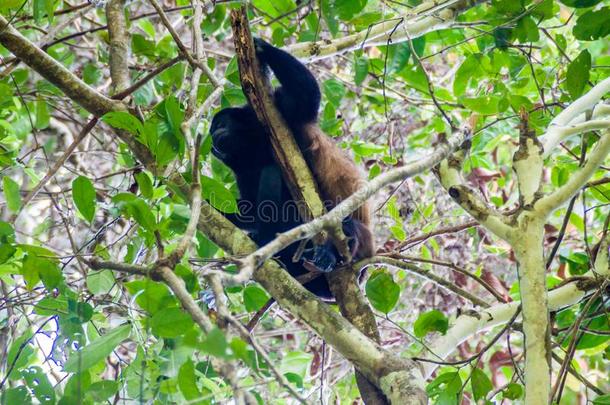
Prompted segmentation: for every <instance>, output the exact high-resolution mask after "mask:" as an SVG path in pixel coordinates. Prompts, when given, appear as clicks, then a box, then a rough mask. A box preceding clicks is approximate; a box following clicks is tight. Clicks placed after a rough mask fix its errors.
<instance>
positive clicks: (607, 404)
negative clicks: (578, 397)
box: [593, 394, 610, 405]
mask: <svg viewBox="0 0 610 405" xmlns="http://www.w3.org/2000/svg"><path fill="white" fill-rule="evenodd" d="M593 405H610V394H606V395H600V396H599V397H597V398H595V399H594V400H593Z"/></svg>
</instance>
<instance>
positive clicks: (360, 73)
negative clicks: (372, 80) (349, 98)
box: [354, 56, 369, 86]
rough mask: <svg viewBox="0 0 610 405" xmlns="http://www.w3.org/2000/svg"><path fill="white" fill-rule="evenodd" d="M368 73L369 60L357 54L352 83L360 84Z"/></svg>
mask: <svg viewBox="0 0 610 405" xmlns="http://www.w3.org/2000/svg"><path fill="white" fill-rule="evenodd" d="M368 73H369V60H368V59H367V58H366V57H364V56H359V57H357V58H356V59H355V60H354V84H355V85H356V86H360V85H361V84H362V82H364V79H366V75H367V74H368Z"/></svg>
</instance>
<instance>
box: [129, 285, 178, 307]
mask: <svg viewBox="0 0 610 405" xmlns="http://www.w3.org/2000/svg"><path fill="white" fill-rule="evenodd" d="M125 287H127V290H128V291H129V293H130V294H131V295H132V296H134V297H135V299H136V303H137V304H138V305H139V306H140V307H141V308H142V309H143V310H145V311H147V312H150V313H151V314H154V313H156V312H157V311H160V310H161V309H164V308H167V307H169V306H170V305H171V306H174V305H176V304H175V299H174V298H173V297H172V296H171V295H170V293H169V290H168V289H167V286H166V285H165V284H163V283H159V282H156V281H151V280H134V281H130V282H127V283H125Z"/></svg>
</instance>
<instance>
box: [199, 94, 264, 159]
mask: <svg viewBox="0 0 610 405" xmlns="http://www.w3.org/2000/svg"><path fill="white" fill-rule="evenodd" d="M261 131H263V129H262V126H261V124H260V123H259V122H258V119H257V118H256V114H255V113H254V111H253V110H252V108H250V106H247V105H246V106H243V107H230V108H225V109H224V110H221V111H219V112H218V113H216V115H214V118H212V125H211V126H210V135H211V136H212V153H213V154H214V155H215V156H216V157H217V158H219V159H220V160H222V161H223V162H225V163H228V160H231V159H230V158H231V157H232V156H235V155H237V154H239V152H240V151H244V150H247V149H249V148H252V149H250V151H251V152H254V150H256V149H257V148H258V147H260V145H258V143H259V142H260V141H261V139H258V137H257V136H256V134H260V133H261Z"/></svg>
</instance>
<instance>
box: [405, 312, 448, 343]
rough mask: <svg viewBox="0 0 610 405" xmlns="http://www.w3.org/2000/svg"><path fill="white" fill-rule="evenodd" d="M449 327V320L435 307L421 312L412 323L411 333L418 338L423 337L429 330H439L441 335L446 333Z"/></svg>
mask: <svg viewBox="0 0 610 405" xmlns="http://www.w3.org/2000/svg"><path fill="white" fill-rule="evenodd" d="M448 328H449V320H448V319H447V317H446V316H445V315H444V314H443V313H442V312H440V311H437V310H436V309H434V310H432V311H429V312H426V313H423V314H421V315H420V316H419V318H417V320H416V321H415V324H414V325H413V333H414V334H415V336H417V337H418V338H423V337H424V336H426V335H427V334H428V333H429V332H440V333H442V334H443V335H444V334H445V333H447V329H448Z"/></svg>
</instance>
